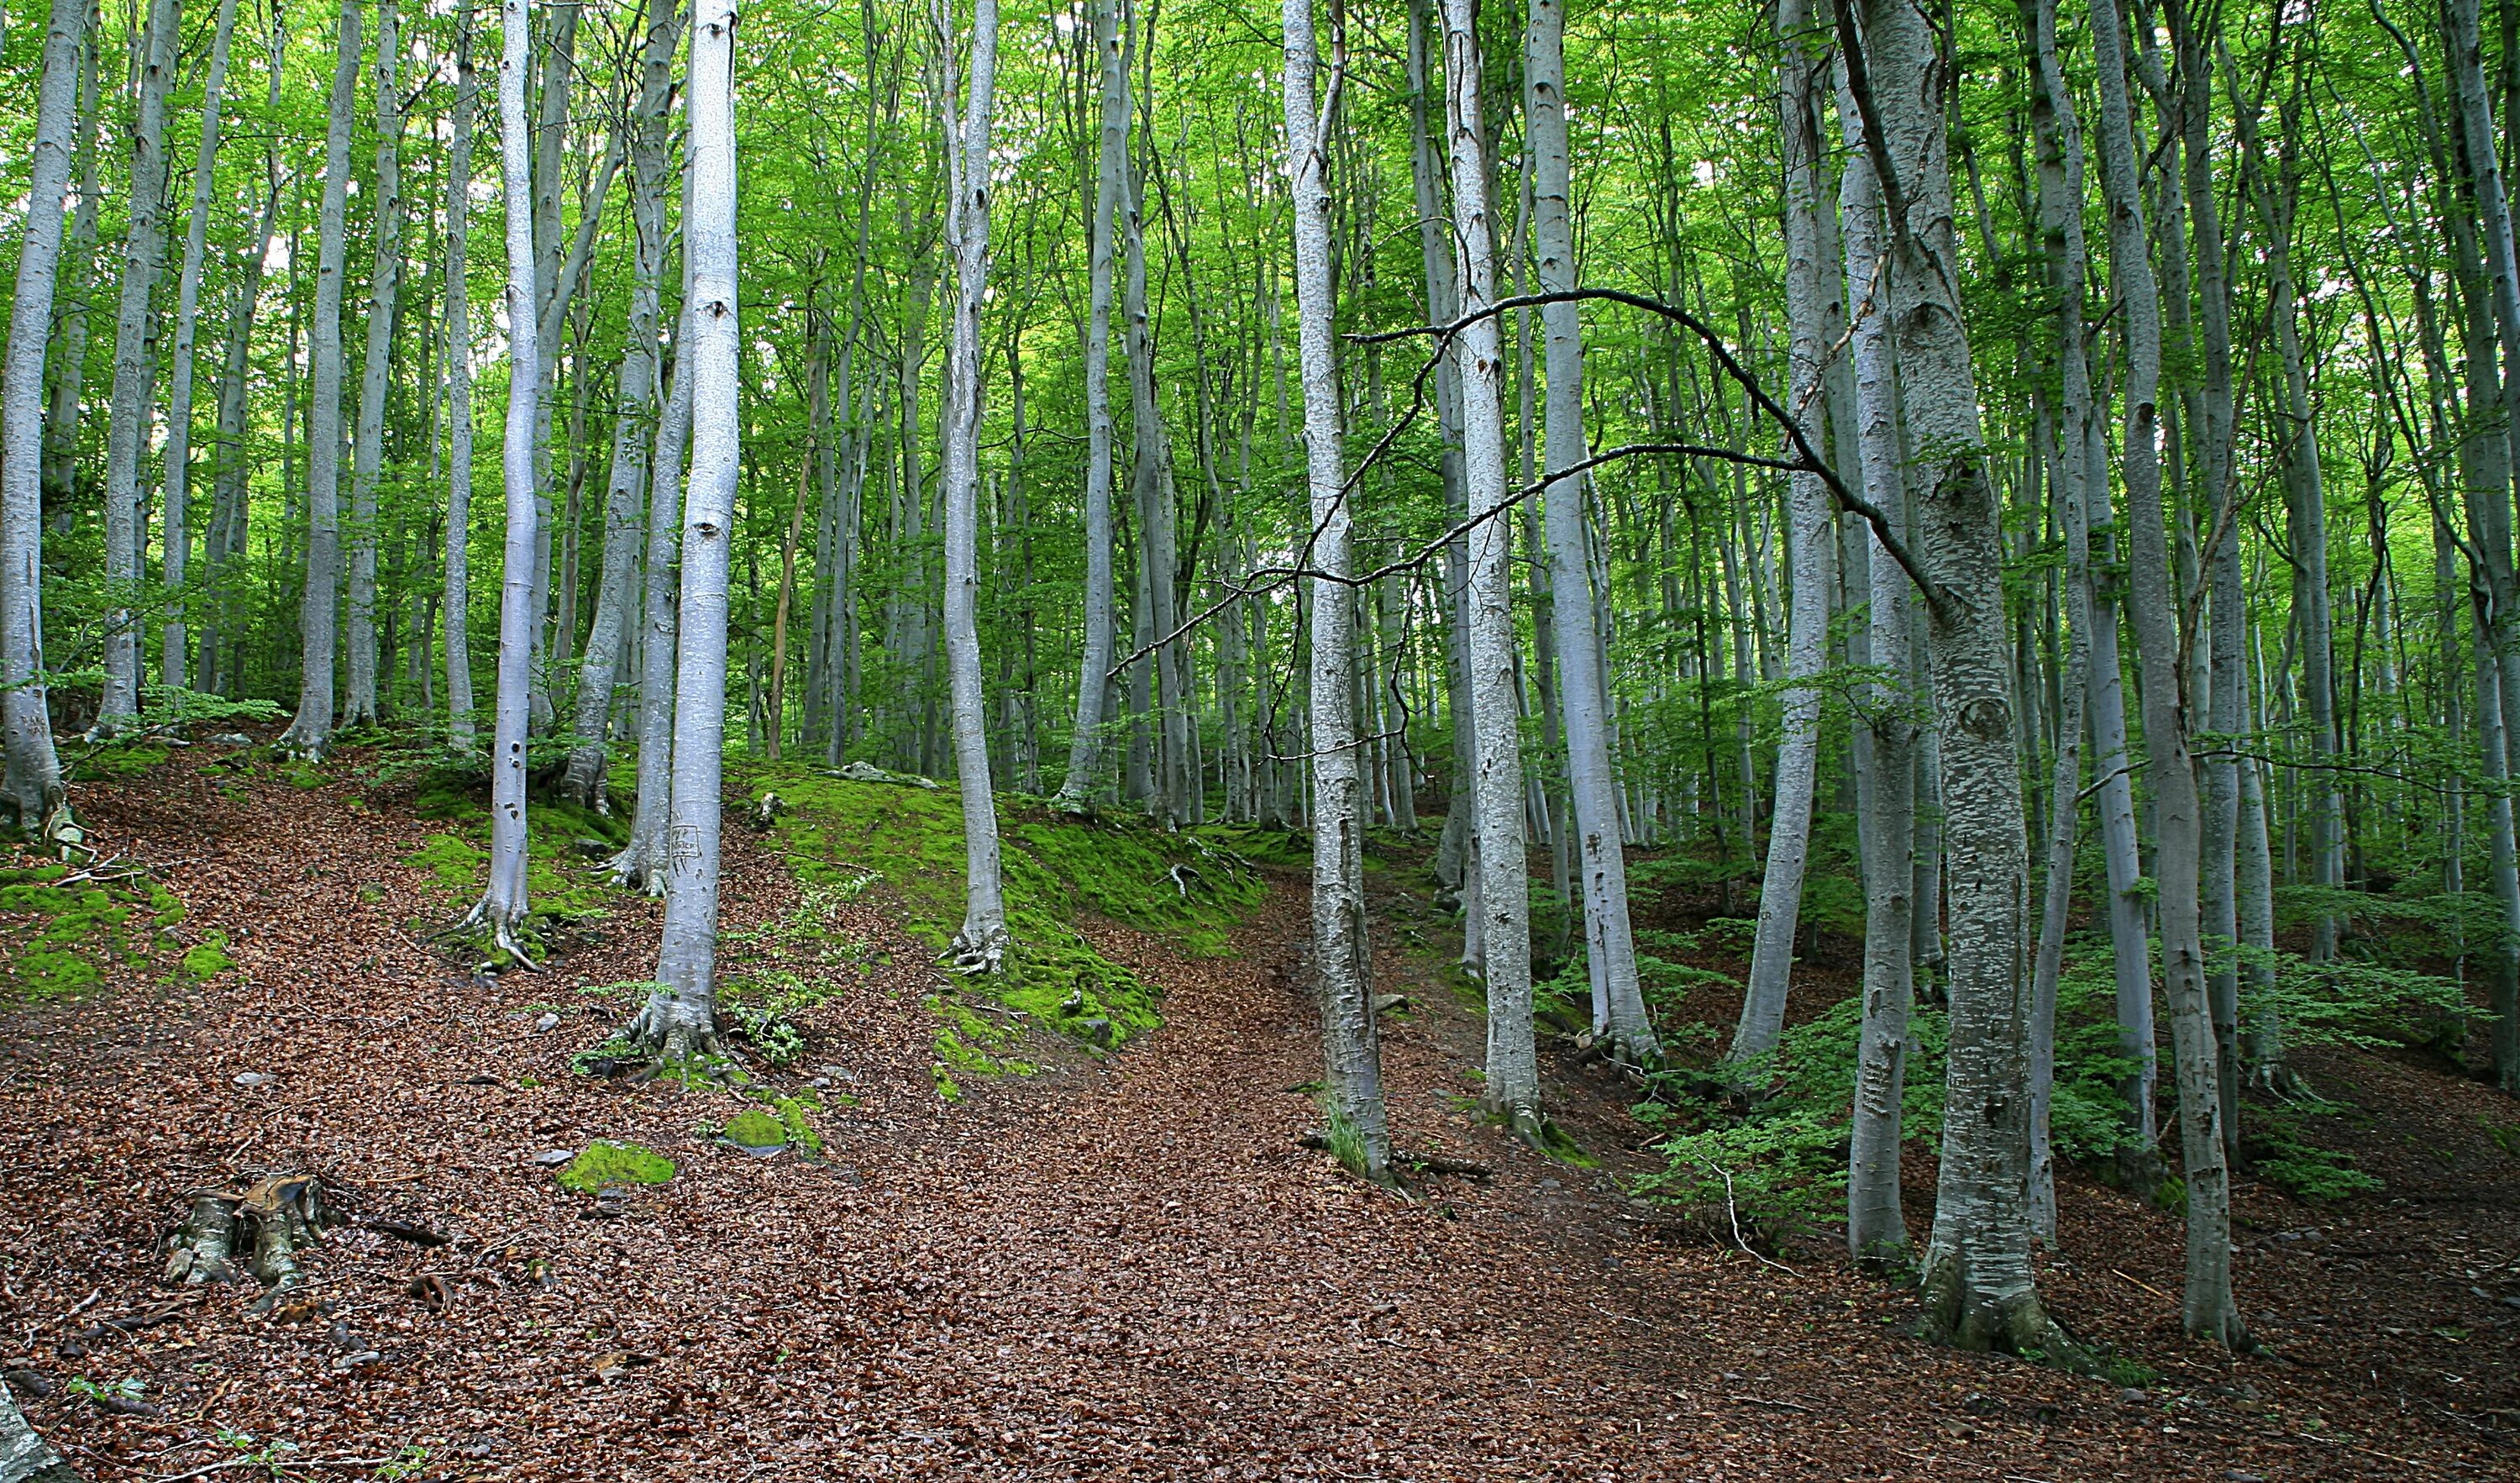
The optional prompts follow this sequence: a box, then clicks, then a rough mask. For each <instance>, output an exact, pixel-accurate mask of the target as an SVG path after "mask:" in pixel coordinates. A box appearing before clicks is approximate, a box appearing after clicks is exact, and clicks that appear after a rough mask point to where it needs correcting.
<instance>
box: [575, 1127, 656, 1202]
mask: <svg viewBox="0 0 2520 1483" xmlns="http://www.w3.org/2000/svg"><path fill="white" fill-rule="evenodd" d="M673 1177H674V1161H673V1160H672V1159H670V1158H667V1157H665V1155H663V1154H661V1153H658V1152H656V1151H655V1150H654V1149H652V1148H643V1147H641V1146H638V1145H637V1144H616V1143H613V1142H611V1141H610V1140H608V1139H598V1140H596V1141H595V1142H594V1143H591V1144H588V1145H587V1146H586V1147H585V1148H584V1149H582V1150H580V1151H579V1153H578V1155H577V1157H575V1158H573V1159H570V1160H569V1161H568V1163H567V1164H566V1165H565V1166H564V1167H562V1169H561V1171H560V1174H559V1176H558V1178H559V1180H560V1183H561V1188H562V1189H564V1190H574V1191H577V1192H578V1193H580V1194H593V1193H595V1192H596V1191H599V1190H603V1189H605V1188H607V1187H614V1188H620V1187H626V1186H630V1185H661V1184H663V1183H664V1182H665V1181H667V1180H669V1179H672V1178H673Z"/></svg>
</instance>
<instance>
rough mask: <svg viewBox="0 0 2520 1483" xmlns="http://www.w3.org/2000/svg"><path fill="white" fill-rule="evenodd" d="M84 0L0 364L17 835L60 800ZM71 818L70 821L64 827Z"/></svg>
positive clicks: (1, 546)
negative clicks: (52, 516) (47, 595)
mask: <svg viewBox="0 0 2520 1483" xmlns="http://www.w3.org/2000/svg"><path fill="white" fill-rule="evenodd" d="M86 27H87V0H53V9H52V18H51V20H50V22H48V23H47V24H46V26H45V29H44V51H43V57H44V75H43V81H42V83H41V84H40V86H39V88H38V90H37V93H36V99H35V136H34V159H33V180H32V183H31V185H30V187H29V189H28V193H27V197H26V213H25V217H24V220H23V222H22V226H21V227H20V230H19V235H18V279H17V288H16V293H15V296H14V297H13V298H11V300H10V303H9V347H8V359H7V360H6V362H5V363H0V685H5V686H6V687H7V689H6V690H5V691H0V761H5V763H6V776H5V784H0V792H5V794H6V796H5V798H0V802H5V803H6V805H7V807H8V808H9V810H10V812H11V813H12V814H13V815H14V816H15V823H16V825H17V828H18V830H19V831H20V832H22V833H26V834H35V833H39V832H44V831H49V830H50V829H51V827H52V821H53V818H54V814H55V811H56V810H57V809H59V808H60V807H61V803H62V799H63V796H64V793H63V787H62V768H61V759H60V757H59V755H58V754H57V753H56V752H55V751H54V750H53V724H52V717H51V715H50V713H49V712H48V711H47V709H46V707H45V697H44V620H43V600H44V517H43V500H44V491H43V477H42V475H43V461H44V346H45V342H46V339H47V337H49V335H50V334H51V331H52V322H53V286H54V282H55V276H56V273H57V271H58V270H59V268H60V265H61V253H62V216H63V213H64V208H65V206H66V204H67V201H66V197H67V192H68V189H69V178H70V134H71V130H72V128H73V126H74V124H75V120H74V118H73V117H72V114H73V112H75V105H76V102H77V96H78V83H79V72H80V52H81V50H82V48H81V46H80V42H81V41H82V39H83V34H84V32H85V30H86ZM64 822H65V823H67V820H65V821H64Z"/></svg>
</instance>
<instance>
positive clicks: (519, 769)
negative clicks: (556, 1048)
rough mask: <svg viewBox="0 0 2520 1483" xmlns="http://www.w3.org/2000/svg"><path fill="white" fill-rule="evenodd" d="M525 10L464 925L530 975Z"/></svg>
mask: <svg viewBox="0 0 2520 1483" xmlns="http://www.w3.org/2000/svg"><path fill="white" fill-rule="evenodd" d="M527 3H528V0H502V3H501V5H500V16H499V19H500V30H501V38H502V42H503V46H502V50H501V55H500V59H499V165H500V174H501V176H502V177H503V185H504V195H505V198H506V204H507V208H508V211H507V215H508V425H507V435H506V442H505V445H504V446H503V447H502V448H501V449H500V465H501V469H500V472H501V475H502V478H501V482H502V484H503V486H504V489H505V492H506V495H507V503H508V534H507V542H506V546H505V548H504V561H503V565H502V569H501V571H500V576H499V679H498V694H497V698H496V700H495V701H494V702H493V703H494V705H495V707H496V720H495V723H494V726H493V731H492V739H491V749H490V882H489V886H488V889H487V890H486V891H485V892H484V893H483V894H482V897H481V900H480V903H479V904H478V905H476V906H474V907H473V908H472V916H471V917H470V918H468V919H467V925H469V926H472V927H476V928H478V929H480V930H481V931H482V932H483V934H484V935H485V936H486V937H488V938H489V939H490V941H491V942H492V944H493V945H494V946H495V947H496V948H498V949H499V950H500V951H502V952H505V953H507V954H508V955H509V956H510V957H512V958H514V959H515V960H516V961H517V962H518V963H521V964H525V965H526V966H532V960H531V959H529V958H528V957H527V956H526V954H525V950H524V948H523V946H522V945H521V944H520V943H519V942H518V941H517V931H518V929H519V928H520V927H522V926H523V924H524V921H525V912H526V901H525V733H526V728H527V725H528V719H529V715H530V709H529V707H530V697H529V693H530V690H531V686H532V668H533V627H534V608H533V600H534V535H535V528H536V526H537V525H539V524H540V521H539V519H538V518H537V515H538V512H537V510H536V508H535V500H534V401H535V397H534V385H535V382H536V379H537V370H538V367H539V366H540V364H541V359H542V356H541V344H540V333H539V332H540V326H539V325H537V324H536V323H535V318H534V213H533V136H532V135H531V134H530V133H529V132H528V127H527V123H526V118H525V68H526V65H527V58H528V52H529V47H530V45H531V42H530V36H529V28H528V25H527V21H526V12H525V7H526V4H527Z"/></svg>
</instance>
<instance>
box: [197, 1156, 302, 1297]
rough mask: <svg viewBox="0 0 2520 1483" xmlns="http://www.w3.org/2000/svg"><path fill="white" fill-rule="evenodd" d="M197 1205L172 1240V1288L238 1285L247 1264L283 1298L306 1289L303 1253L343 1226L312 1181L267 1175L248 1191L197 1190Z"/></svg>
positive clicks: (294, 1176)
mask: <svg viewBox="0 0 2520 1483" xmlns="http://www.w3.org/2000/svg"><path fill="white" fill-rule="evenodd" d="M192 1198H193V1208H192V1212H191V1213H190V1214H189V1215H187V1216H186V1217H185V1218H184V1222H183V1224H181V1225H179V1226H177V1227H176V1228H175V1230H174V1231H173V1232H172V1233H171V1234H170V1235H169V1236H168V1237H167V1243H166V1244H167V1258H166V1271H165V1274H164V1277H163V1279H162V1281H165V1283H166V1284H167V1285H168V1286H194V1285H198V1284H200V1283H203V1282H216V1281H233V1280H235V1279H236V1278H237V1277H238V1276H239V1275H240V1258H242V1271H243V1272H244V1273H248V1274H250V1275H251V1276H252V1277H254V1278H255V1279H257V1280H258V1281H261V1282H263V1283H264V1284H265V1285H266V1286H268V1287H270V1288H271V1289H272V1291H273V1294H274V1295H277V1294H278V1293H281V1292H285V1291H287V1290H288V1289H290V1288H292V1287H295V1286H297V1285H299V1284H300V1283H302V1282H303V1281H305V1277H304V1275H303V1274H302V1273H300V1272H299V1271H298V1267H297V1253H298V1252H299V1251H300V1250H301V1249H302V1248H305V1247H308V1246H313V1245H316V1244H318V1243H319V1242H321V1241H322V1239H323V1233H324V1228H325V1227H326V1226H328V1225H333V1224H336V1221H335V1218H334V1216H333V1213H332V1212H331V1211H330V1210H329V1209H327V1208H326V1206H325V1203H324V1187H323V1183H322V1182H321V1181H320V1180H318V1179H316V1178H315V1177H314V1176H312V1175H306V1174H274V1175H266V1176H265V1177H263V1178H261V1179H258V1180H255V1181H254V1182H253V1183H252V1184H250V1185H248V1186H247V1187H245V1188H244V1189H241V1190H239V1189H227V1190H220V1189H202V1190H196V1191H193V1196H192ZM265 1301H266V1302H267V1301H269V1299H266V1300H265Z"/></svg>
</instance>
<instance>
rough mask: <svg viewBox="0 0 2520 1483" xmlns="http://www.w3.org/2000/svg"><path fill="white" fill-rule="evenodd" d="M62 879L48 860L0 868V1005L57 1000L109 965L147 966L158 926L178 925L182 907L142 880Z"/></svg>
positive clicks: (88, 984)
mask: <svg viewBox="0 0 2520 1483" xmlns="http://www.w3.org/2000/svg"><path fill="white" fill-rule="evenodd" d="M68 879H69V873H68V872H67V869H65V868H64V867H63V866H61V865H59V864H56V863H53V862H44V863H40V864H31V865H27V866H22V867H12V866H0V1000H8V999H13V998H16V999H26V1000H42V999H56V998H61V997H63V996H66V995H71V994H78V993H82V992H84V991H86V990H88V989H91V988H94V987H95V986H96V985H97V984H98V983H99V982H101V981H102V980H103V978H104V976H105V973H106V970H107V969H108V968H109V967H110V966H113V965H116V964H123V965H130V966H138V967H146V966H148V965H149V963H150V962H151V960H152V958H153V956H154V955H155V954H156V953H157V952H158V951H159V950H160V947H161V943H160V939H159V938H158V932H157V929H158V928H160V927H168V926H172V925H174V924H175V923H177V922H179V921H183V920H184V903H183V902H182V901H181V900H180V899H178V898H177V897H176V895H175V894H174V893H173V892H172V891H169V890H167V889H166V888H165V887H164V886H162V885H160V884H158V882H157V881H156V880H155V879H152V878H151V877H149V876H145V875H138V876H108V877H106V878H103V879H92V880H85V881H70V883H69V884H67V885H65V884H63V883H62V882H64V881H66V880H68Z"/></svg>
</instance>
